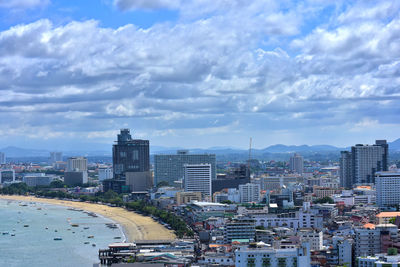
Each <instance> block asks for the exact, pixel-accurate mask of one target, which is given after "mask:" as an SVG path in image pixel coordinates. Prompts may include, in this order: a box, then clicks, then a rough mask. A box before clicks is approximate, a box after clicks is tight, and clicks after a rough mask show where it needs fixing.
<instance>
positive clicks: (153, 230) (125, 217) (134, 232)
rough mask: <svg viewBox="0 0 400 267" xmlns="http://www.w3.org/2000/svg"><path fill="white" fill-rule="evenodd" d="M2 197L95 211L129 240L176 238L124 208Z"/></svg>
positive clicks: (64, 201)
mask: <svg viewBox="0 0 400 267" xmlns="http://www.w3.org/2000/svg"><path fill="white" fill-rule="evenodd" d="M0 199H8V200H17V201H27V202H41V203H48V204H53V205H61V206H67V207H72V208H77V209H82V210H85V211H90V212H94V213H96V214H99V215H101V216H104V217H107V218H109V219H111V220H113V221H115V222H116V223H118V224H120V225H121V226H122V227H123V229H124V233H125V235H126V238H127V239H128V240H127V241H135V240H143V239H150V240H156V239H168V240H169V239H175V235H174V233H173V231H170V230H168V229H167V228H165V227H164V226H162V225H161V224H159V223H158V222H156V221H154V220H153V219H152V218H150V217H146V216H142V215H139V214H137V213H134V212H130V211H127V210H125V209H123V208H117V207H109V206H106V205H100V204H92V203H86V202H74V201H66V200H58V199H47V198H37V197H32V196H17V195H13V196H8V195H0Z"/></svg>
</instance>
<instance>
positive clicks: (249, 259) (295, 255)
mask: <svg viewBox="0 0 400 267" xmlns="http://www.w3.org/2000/svg"><path fill="white" fill-rule="evenodd" d="M235 266H236V267H247V266H255V267H258V266H260V267H261V266H270V267H288V266H291V267H292V266H311V262H310V245H309V244H308V243H303V244H302V245H301V246H300V247H297V248H286V249H274V248H271V247H269V246H267V245H266V244H263V243H257V246H256V247H250V246H249V247H247V246H241V247H238V249H237V250H236V251H235Z"/></svg>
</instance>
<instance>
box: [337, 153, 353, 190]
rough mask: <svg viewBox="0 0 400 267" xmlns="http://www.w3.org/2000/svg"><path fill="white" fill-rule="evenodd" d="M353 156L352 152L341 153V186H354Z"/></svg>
mask: <svg viewBox="0 0 400 267" xmlns="http://www.w3.org/2000/svg"><path fill="white" fill-rule="evenodd" d="M352 160H353V158H352V156H351V152H350V151H341V152H340V186H341V187H345V188H351V187H352V186H353V179H352V165H353V164H352Z"/></svg>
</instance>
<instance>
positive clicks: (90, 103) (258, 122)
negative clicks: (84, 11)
mask: <svg viewBox="0 0 400 267" xmlns="http://www.w3.org/2000/svg"><path fill="white" fill-rule="evenodd" d="M4 3H5V2H4ZM10 3H11V2H10ZM13 3H14V4H15V5H17V4H18V3H19V4H20V5H22V4H23V3H25V4H26V5H28V4H29V3H30V4H32V5H34V4H35V3H43V1H38V0H36V1H34V0H30V1H22V0H20V1H14V2H13ZM114 4H115V5H116V6H117V7H118V8H119V9H121V10H123V11H129V10H134V9H146V10H148V9H160V8H161V9H163V8H166V9H178V10H179V18H178V20H177V21H175V22H166V23H161V24H155V25H153V26H152V27H150V28H148V29H141V28H139V27H137V26H135V25H125V26H123V27H120V28H117V29H113V28H107V27H103V26H101V22H99V21H94V20H85V21H71V22H70V23H67V24H64V25H55V24H54V23H53V22H52V21H51V20H49V19H40V20H37V21H36V22H33V23H30V24H23V25H16V26H14V27H12V28H10V29H8V30H4V31H2V32H0V122H1V125H2V127H3V128H5V129H12V131H8V132H7V131H6V132H0V133H1V136H3V137H4V136H6V135H7V134H12V135H13V136H26V137H27V138H29V139H32V140H34V139H35V138H36V139H42V138H48V139H52V138H53V139H54V138H60V137H63V138H67V139H68V138H69V139H71V140H73V139H74V138H84V139H85V138H87V139H88V140H90V139H100V140H103V141H104V142H109V141H110V140H113V139H115V138H114V135H115V134H116V129H119V128H121V127H131V128H134V129H137V130H138V132H137V134H138V136H139V137H143V138H150V139H152V140H155V142H156V143H158V144H159V145H160V144H161V143H162V144H163V145H167V146H168V145H170V146H175V145H179V144H180V143H181V142H182V141H181V140H182V139H186V141H184V145H188V146H197V145H198V146H213V145H233V146H242V144H240V142H246V141H244V140H247V138H248V137H249V136H256V137H257V138H258V140H259V145H260V146H264V145H268V144H271V143H291V144H298V143H310V144H312V143H315V142H317V143H318V142H319V143H322V142H325V143H329V142H330V141H332V142H334V143H335V144H348V143H349V142H350V143H351V142H353V140H355V139H356V138H357V136H359V137H360V138H365V139H366V138H371V136H372V135H373V134H378V133H379V130H380V129H382V127H383V128H384V129H388V130H390V132H389V133H385V134H384V136H383V137H384V138H394V137H395V134H393V131H398V130H399V128H400V127H399V125H398V114H400V106H399V97H400V89H399V88H400V87H399V85H400V17H399V14H400V12H399V11H400V5H399V4H398V3H397V1H379V4H378V5H372V4H370V2H369V1H357V2H351V3H342V2H340V1H332V2H329V1H316V0H309V1H303V2H300V3H298V1H295V2H294V3H292V2H291V1H252V2H251V3H250V4H249V3H248V2H247V1H241V0H235V1H217V2H215V1H211V0H202V1H193V2H192V1H182V2H181V3H180V2H179V1H172V0H171V1H167V0H156V1H137V0H136V1H134V0H130V1H129V0H116V1H115V2H114ZM2 5H3V6H4V7H9V8H14V7H15V6H11V5H10V6H6V4H3V2H1V1H0V6H2ZM26 7H28V6H26ZM321 18H324V19H321ZM371 122H373V123H371ZM363 129H364V130H367V131H369V135H366V134H365V133H364V134H360V132H361V133H362V132H363ZM364 132H365V131H364ZM346 133H348V134H349V137H348V138H349V139H350V141H349V140H345V138H346V136H345V135H346ZM378 137H381V136H376V138H378ZM263 138H266V139H268V140H263ZM6 139H7V138H6ZM10 140H11V139H10ZM194 140H197V141H194ZM166 142H167V143H166ZM185 142H186V143H185ZM196 142H198V143H196ZM232 142H236V143H232ZM246 144H247V142H246V143H245V145H246Z"/></svg>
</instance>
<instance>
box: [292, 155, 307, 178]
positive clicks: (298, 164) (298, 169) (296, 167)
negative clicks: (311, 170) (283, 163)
mask: <svg viewBox="0 0 400 267" xmlns="http://www.w3.org/2000/svg"><path fill="white" fill-rule="evenodd" d="M289 169H290V171H292V172H295V173H298V174H302V173H303V170H304V159H303V157H302V156H300V155H299V154H297V153H295V154H294V155H293V156H291V157H290V161H289Z"/></svg>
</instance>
